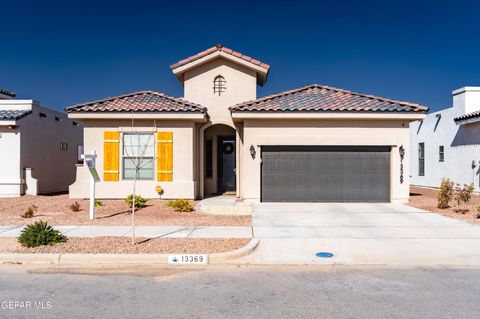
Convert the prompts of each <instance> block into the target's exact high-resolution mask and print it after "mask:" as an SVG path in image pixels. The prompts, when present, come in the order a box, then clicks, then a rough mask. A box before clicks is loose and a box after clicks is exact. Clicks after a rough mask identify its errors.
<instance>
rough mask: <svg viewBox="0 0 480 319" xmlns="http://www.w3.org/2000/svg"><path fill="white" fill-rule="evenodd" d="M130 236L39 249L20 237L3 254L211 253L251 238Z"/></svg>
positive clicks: (1, 244) (2, 244)
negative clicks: (20, 240)
mask: <svg viewBox="0 0 480 319" xmlns="http://www.w3.org/2000/svg"><path fill="white" fill-rule="evenodd" d="M131 240H132V239H131V238H130V237H95V238H69V239H68V240H67V241H66V242H65V243H60V244H56V245H54V246H40V247H35V248H26V247H22V246H21V245H20V244H19V243H18V242H17V239H16V238H2V239H1V240H0V252H3V253H82V254H103V253H110V254H168V253H179V254H188V253H196V254H211V253H221V252H227V251H231V250H235V249H238V248H241V247H243V246H245V245H246V244H248V242H249V241H250V239H249V238H137V240H136V244H135V245H132V243H131Z"/></svg>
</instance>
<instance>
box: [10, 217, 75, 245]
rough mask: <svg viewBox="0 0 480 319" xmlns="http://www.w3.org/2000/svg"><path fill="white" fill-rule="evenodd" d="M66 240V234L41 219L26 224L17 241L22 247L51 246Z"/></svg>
mask: <svg viewBox="0 0 480 319" xmlns="http://www.w3.org/2000/svg"><path fill="white" fill-rule="evenodd" d="M66 240H67V237H66V236H64V235H63V234H62V233H61V232H59V231H58V230H56V229H53V227H52V226H50V225H48V224H47V222H45V221H42V220H40V221H37V222H35V223H33V224H30V225H28V226H26V227H25V228H24V229H23V230H22V233H21V234H20V237H18V242H19V243H20V244H21V245H22V246H24V247H38V246H45V245H49V246H52V245H54V244H57V243H63V242H65V241H66Z"/></svg>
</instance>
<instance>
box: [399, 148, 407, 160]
mask: <svg viewBox="0 0 480 319" xmlns="http://www.w3.org/2000/svg"><path fill="white" fill-rule="evenodd" d="M398 152H399V153H400V159H402V160H403V157H404V156H405V148H404V147H403V145H400V148H399V149H398Z"/></svg>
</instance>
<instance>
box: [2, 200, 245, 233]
mask: <svg viewBox="0 0 480 319" xmlns="http://www.w3.org/2000/svg"><path fill="white" fill-rule="evenodd" d="M74 202H78V203H79V204H80V208H81V210H80V211H79V212H73V211H72V210H71V209H70V208H69V206H70V205H71V204H73V203H74ZM102 204H103V206H101V207H97V208H96V209H95V220H94V221H93V222H91V221H90V220H89V217H88V205H89V201H88V200H83V199H70V198H68V195H52V196H22V197H18V198H0V225H26V224H31V223H32V222H34V221H37V220H40V219H41V220H45V221H47V222H48V223H49V224H51V225H115V226H129V225H131V223H132V222H131V219H132V217H131V211H130V208H129V207H128V205H127V204H126V203H125V201H124V200H102ZM31 205H36V206H38V210H37V212H36V213H35V216H34V217H33V218H22V217H20V215H22V214H23V213H24V212H25V210H27V208H28V207H29V206H31ZM135 221H136V225H138V226H157V225H168V226H251V224H252V218H251V216H218V215H205V214H199V213H197V212H189V213H180V212H175V211H173V210H172V209H171V208H169V207H167V201H165V200H160V199H151V200H149V201H148V202H147V207H145V208H142V209H139V210H137V211H136V213H135Z"/></svg>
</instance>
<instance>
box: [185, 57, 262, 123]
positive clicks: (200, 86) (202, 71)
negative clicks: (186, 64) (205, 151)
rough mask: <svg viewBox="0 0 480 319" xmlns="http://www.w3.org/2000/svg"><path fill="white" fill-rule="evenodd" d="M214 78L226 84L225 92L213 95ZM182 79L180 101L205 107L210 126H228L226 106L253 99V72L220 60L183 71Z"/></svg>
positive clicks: (229, 119)
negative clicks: (181, 99)
mask: <svg viewBox="0 0 480 319" xmlns="http://www.w3.org/2000/svg"><path fill="white" fill-rule="evenodd" d="M217 75H221V76H223V77H224V78H225V81H226V88H227V89H226V91H225V93H223V94H222V95H220V96H219V95H218V94H214V93H213V80H214V78H215V77H216V76H217ZM184 79H185V82H184V86H185V89H184V98H185V99H186V100H188V101H191V102H194V103H198V104H201V105H202V106H204V107H206V108H207V110H208V115H209V117H210V120H211V122H212V123H219V122H221V121H227V122H229V123H232V117H231V115H230V111H229V110H228V107H229V106H232V105H235V104H237V103H241V102H245V101H249V100H253V99H255V98H256V97H257V77H256V73H255V71H253V70H250V69H247V68H245V67H243V66H240V65H238V64H235V63H233V62H231V61H227V60H225V59H221V58H219V59H216V60H213V61H210V62H207V63H205V64H203V65H200V66H198V67H197V68H194V69H192V70H189V71H187V72H185V75H184Z"/></svg>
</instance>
